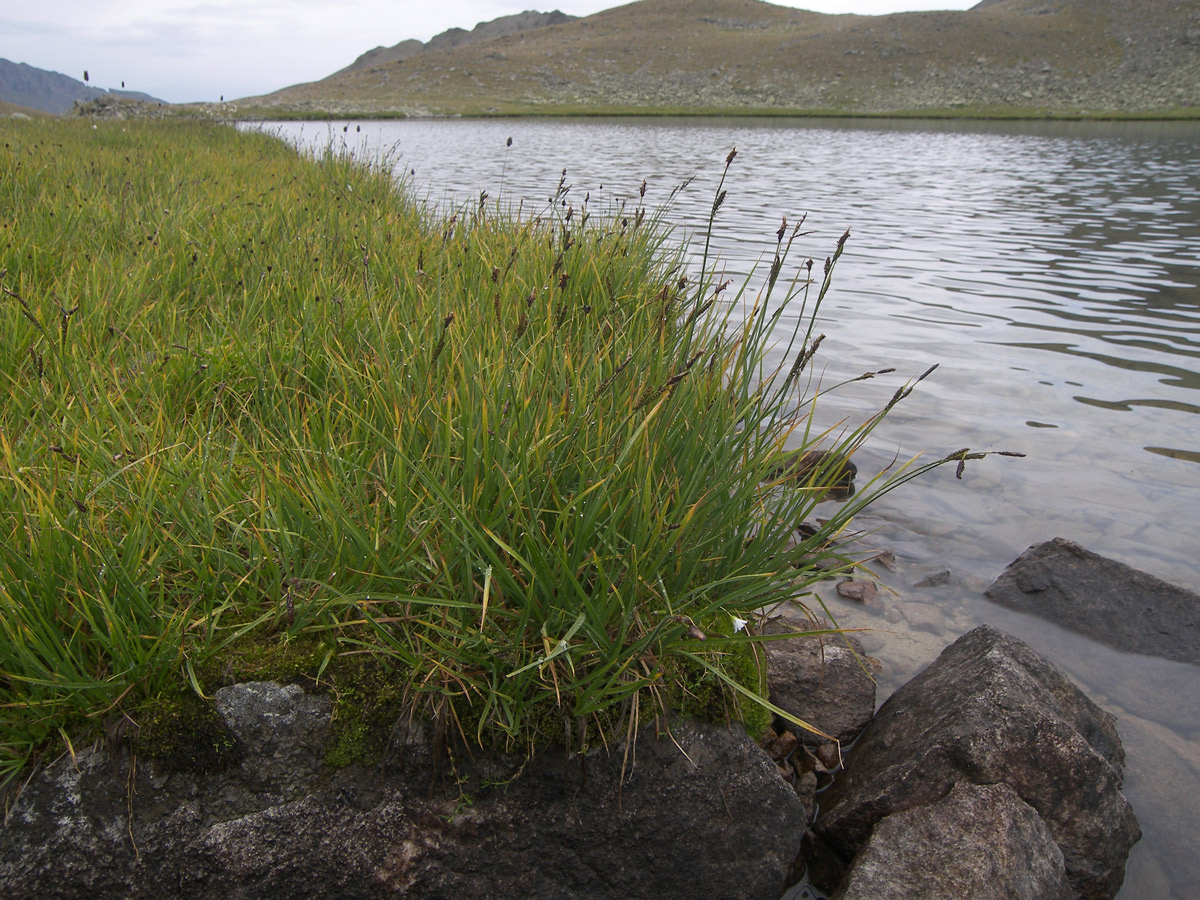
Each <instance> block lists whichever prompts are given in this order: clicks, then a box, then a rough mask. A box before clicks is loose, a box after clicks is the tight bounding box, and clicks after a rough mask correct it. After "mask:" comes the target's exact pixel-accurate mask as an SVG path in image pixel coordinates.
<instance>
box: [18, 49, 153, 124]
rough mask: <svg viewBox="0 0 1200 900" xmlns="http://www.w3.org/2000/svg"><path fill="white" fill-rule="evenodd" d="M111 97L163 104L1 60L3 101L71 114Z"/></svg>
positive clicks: (135, 94)
mask: <svg viewBox="0 0 1200 900" xmlns="http://www.w3.org/2000/svg"><path fill="white" fill-rule="evenodd" d="M106 94H111V95H112V96H114V97H120V98H122V99H125V100H140V101H146V102H154V103H161V102H162V101H160V100H156V99H155V98H154V97H151V96H150V95H149V94H143V93H141V92H140V91H119V90H111V89H106V88H98V87H94V86H92V85H89V84H85V83H84V82H82V81H77V80H76V79H74V78H71V77H69V76H67V75H63V74H62V73H60V72H50V71H47V70H46V69H38V68H35V67H33V66H31V65H28V64H27V63H15V62H11V61H10V60H7V59H0V100H7V101H8V102H9V103H14V104H16V105H18V106H27V107H30V108H32V109H40V110H43V111H44V112H49V113H56V114H61V113H66V112H70V111H71V110H72V109H73V108H74V106H75V104H76V102H79V103H87V102H89V101H91V100H95V99H97V98H98V97H103V96H105V95H106Z"/></svg>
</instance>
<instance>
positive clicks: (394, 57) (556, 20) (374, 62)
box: [334, 10, 578, 76]
mask: <svg viewBox="0 0 1200 900" xmlns="http://www.w3.org/2000/svg"><path fill="white" fill-rule="evenodd" d="M576 18H578V17H577V16H568V15H567V14H566V13H563V12H559V11H558V10H555V11H554V12H548V13H543V12H536V11H534V10H526V11H525V12H523V13H517V14H516V15H512V16H501V17H500V18H498V19H493V20H492V21H490V22H480V23H479V24H478V25H476V26H475V27H474V28H473V29H471V30H470V31H467V30H465V29H463V28H451V29H449V30H447V31H443V32H442V33H441V34H438V35H434V36H433V37H431V38H430V39H429V43H427V44H423V43H421V42H420V41H418V40H413V39H409V40H407V41H401V42H400V43H398V44H394V45H392V46H391V47H376V48H375V49H374V50H368V51H367V52H366V53H364V54H363V55H362V56H360V57H359V58H358V59H356V60H355V61H354V62H352V63H351V64H350V65H348V66H346V68H344V69H342V70H341V71H339V72H336V73H334V74H335V76H336V75H344V74H345V73H347V72H357V71H359V70H360V69H370V68H373V67H376V66H383V65H387V64H388V63H390V62H398V61H399V60H402V59H408V58H409V57H410V56H413V55H414V54H416V53H421V52H422V51H426V52H428V51H430V50H449V49H450V48H452V47H459V46H461V45H463V44H475V43H478V42H480V41H490V40H492V39H494V38H499V37H505V36H507V35H510V34H520V33H521V32H524V31H532V30H533V29H535V28H544V27H545V26H547V25H563V24H565V23H567V22H572V21H574V20H575V19H576Z"/></svg>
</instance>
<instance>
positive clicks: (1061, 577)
mask: <svg viewBox="0 0 1200 900" xmlns="http://www.w3.org/2000/svg"><path fill="white" fill-rule="evenodd" d="M985 594H986V595H987V597H988V599H989V600H991V601H992V602H994V603H999V604H1001V605H1002V606H1007V607H1009V608H1010V609H1016V610H1020V611H1021V612H1025V613H1029V614H1030V615H1035V616H1040V617H1041V618H1043V619H1046V620H1048V621H1050V622H1054V623H1055V624H1056V625H1061V626H1063V627H1064V628H1070V629H1072V630H1073V631H1077V632H1079V633H1080V634H1083V635H1086V636H1087V637H1089V638H1091V639H1092V640H1094V641H1099V642H1100V643H1102V644H1108V645H1109V646H1110V647H1116V648H1117V649H1118V650H1125V651H1130V652H1133V653H1147V654H1151V655H1154V656H1162V657H1164V658H1166V659H1172V660H1176V661H1178V662H1187V663H1193V664H1200V595H1197V594H1194V593H1192V592H1191V591H1187V590H1184V589H1183V588H1180V587H1176V586H1175V585H1172V584H1168V583H1167V582H1165V581H1162V580H1161V579H1158V578H1155V577H1154V576H1153V575H1150V574H1148V573H1146V572H1142V571H1140V570H1138V569H1134V568H1132V567H1130V566H1127V565H1125V564H1124V563H1119V562H1116V561H1115V560H1111V559H1106V558H1105V557H1103V556H1098V555H1097V554H1095V553H1092V552H1091V551H1090V550H1085V549H1084V548H1083V547H1080V546H1079V545H1078V544H1075V543H1073V542H1071V541H1068V540H1065V539H1063V538H1055V539H1054V540H1052V541H1047V542H1046V543H1043V544H1035V545H1034V546H1032V547H1030V548H1029V549H1028V550H1026V551H1025V552H1024V553H1022V554H1021V555H1020V556H1019V557H1018V558H1017V559H1016V560H1015V561H1014V562H1013V563H1011V564H1010V565H1009V567H1008V568H1007V569H1005V570H1004V572H1003V573H1002V574H1001V575H1000V577H999V578H997V579H996V581H995V582H993V584H992V585H991V587H989V588H988V589H987V591H985Z"/></svg>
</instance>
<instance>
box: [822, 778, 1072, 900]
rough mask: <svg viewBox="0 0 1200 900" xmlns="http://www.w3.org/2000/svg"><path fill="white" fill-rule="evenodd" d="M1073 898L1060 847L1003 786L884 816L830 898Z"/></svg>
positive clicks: (960, 787) (966, 786)
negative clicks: (837, 889)
mask: <svg viewBox="0 0 1200 900" xmlns="http://www.w3.org/2000/svg"><path fill="white" fill-rule="evenodd" d="M913 897H920V898H922V900H964V898H969V900H1072V898H1073V897H1074V894H1073V893H1072V891H1071V888H1070V885H1069V884H1068V883H1067V876H1066V870H1065V868H1064V866H1063V855H1062V851H1061V850H1059V849H1058V845H1057V844H1055V843H1054V838H1053V837H1052V836H1051V835H1050V831H1049V829H1047V828H1046V824H1045V823H1044V822H1043V821H1042V819H1041V817H1040V816H1039V815H1038V814H1037V811H1036V810H1034V809H1033V807H1031V806H1030V805H1029V804H1027V803H1025V802H1024V801H1023V800H1021V798H1020V797H1018V796H1017V793H1016V791H1014V790H1013V789H1012V788H1011V787H1009V786H1008V785H1006V784H992V785H973V784H970V783H966V782H959V783H957V784H955V786H954V788H953V789H952V790H951V791H950V793H949V795H947V796H946V798H945V799H943V800H940V801H938V802H937V803H932V804H930V805H928V806H918V807H914V808H913V809H907V810H902V811H900V812H895V813H892V814H891V815H889V816H885V817H884V818H883V819H882V820H881V821H880V822H879V824H877V825H876V826H875V829H874V831H872V833H871V837H870V838H869V839H868V841H867V843H866V846H864V847H863V849H862V851H861V852H860V853H859V854H858V856H857V857H856V858H855V860H854V864H853V865H852V866H851V867H850V871H849V873H848V874H847V875H846V880H845V882H844V884H843V886H842V888H841V889H839V891H838V892H837V893H836V894H835V895H834V900H911V898H913Z"/></svg>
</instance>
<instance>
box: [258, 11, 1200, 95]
mask: <svg viewBox="0 0 1200 900" xmlns="http://www.w3.org/2000/svg"><path fill="white" fill-rule="evenodd" d="M518 18H519V17H518ZM482 27H483V26H480V29H481V28H482ZM480 29H476V32H480ZM466 34H467V33H466V32H462V31H461V30H460V31H458V32H457V35H455V33H454V32H447V35H450V36H451V37H450V38H448V40H447V43H448V44H449V46H442V45H440V44H439V45H438V46H436V47H435V46H433V45H434V44H435V41H430V45H423V46H422V47H421V48H420V49H419V50H418V51H416V52H412V53H409V52H408V51H409V50H411V49H413V48H412V45H411V44H409V43H407V42H406V43H403V44H397V45H396V47H394V48H389V50H385V48H378V50H376V51H372V53H373V54H375V55H374V56H372V53H369V54H365V55H364V56H363V57H362V58H360V61H359V62H358V63H356V64H355V65H353V66H351V67H349V68H348V69H343V70H342V71H341V72H337V73H335V74H333V75H331V76H329V77H327V78H325V79H322V80H321V81H317V82H313V83H311V84H302V85H294V86H292V87H289V88H285V89H283V90H280V91H276V92H275V93H272V94H268V95H266V96H263V97H253V98H246V99H244V100H243V101H242V102H241V104H240V107H241V108H240V114H243V115H245V114H250V115H256V114H257V115H263V116H272V117H282V116H288V115H314V114H317V115H320V114H324V115H332V116H351V115H522V114H524V115H528V114H600V113H614V114H621V113H696V114H725V113H741V114H750V113H755V114H758V113H761V114H836V115H895V114H901V115H964V114H966V115H984V116H1012V115H1018V116H1020V115H1025V116H1028V115H1033V116H1042V115H1067V116H1072V115H1093V116H1095V115H1183V116H1200V3H1197V2H1196V0H1187V2H1180V0H1138V2H1136V3H1132V2H1130V0H983V2H981V3H979V4H978V5H977V6H975V7H974V8H972V9H969V10H964V11H933V12H913V13H896V14H893V15H883V16H858V15H823V14H820V13H814V12H809V11H805V10H801V9H795V8H791V7H782V6H776V5H773V4H770V3H764V2H760V0H638V2H634V3H627V4H626V5H624V6H619V7H616V8H613V9H609V10H605V11H604V12H600V13H596V14H595V15H591V16H587V17H585V18H580V19H575V20H572V21H568V22H564V23H561V24H558V25H555V26H551V27H538V28H533V29H531V30H523V31H517V32H514V33H510V34H503V35H500V36H496V37H488V36H486V34H485V33H483V32H480V35H479V37H478V38H477V39H474V40H472V41H470V42H466V41H464V40H457V41H455V40H454V38H455V37H458V38H461V37H462V36H463V35H466ZM471 34H472V35H474V34H475V32H472V33H471ZM414 43H415V42H414ZM390 50H394V51H396V52H395V55H394V56H393V57H392V58H390V59H389V58H388V56H387V53H388V52H390Z"/></svg>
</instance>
